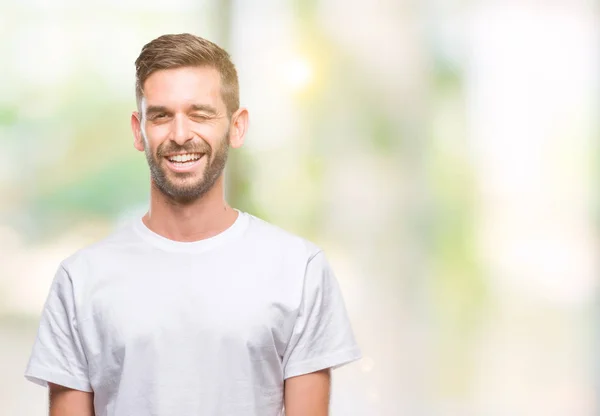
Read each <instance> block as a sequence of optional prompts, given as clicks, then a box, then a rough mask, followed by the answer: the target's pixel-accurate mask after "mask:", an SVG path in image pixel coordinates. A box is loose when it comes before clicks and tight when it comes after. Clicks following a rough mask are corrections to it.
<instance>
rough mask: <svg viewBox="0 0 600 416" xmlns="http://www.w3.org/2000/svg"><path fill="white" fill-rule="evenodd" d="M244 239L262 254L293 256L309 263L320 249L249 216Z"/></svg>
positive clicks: (277, 227)
mask: <svg viewBox="0 0 600 416" xmlns="http://www.w3.org/2000/svg"><path fill="white" fill-rule="evenodd" d="M245 215H248V217H249V225H248V232H247V233H246V238H247V239H248V241H249V242H250V243H251V244H252V245H253V246H255V247H258V248H259V249H260V250H261V251H263V252H269V253H272V254H277V255H279V256H293V257H299V258H302V259H304V260H305V261H309V260H310V259H311V258H313V257H315V256H316V255H317V254H318V253H320V252H321V248H320V247H319V246H317V245H316V244H315V243H313V242H312V241H309V240H307V239H306V238H304V237H301V236H299V235H296V234H294V233H291V232H289V231H287V230H285V229H283V228H281V227H279V226H277V225H274V224H272V223H270V222H267V221H265V220H263V219H261V218H258V217H256V216H254V215H251V214H245Z"/></svg>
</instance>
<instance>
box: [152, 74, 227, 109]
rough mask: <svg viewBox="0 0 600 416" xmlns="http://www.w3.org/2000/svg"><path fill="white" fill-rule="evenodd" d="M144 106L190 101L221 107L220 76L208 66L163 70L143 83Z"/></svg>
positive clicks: (173, 105)
mask: <svg viewBox="0 0 600 416" xmlns="http://www.w3.org/2000/svg"><path fill="white" fill-rule="evenodd" d="M142 102H143V103H144V107H147V106H149V105H160V106H166V107H172V108H178V107H181V106H185V105H189V104H208V105H211V106H213V107H216V108H217V109H224V108H225V104H224V102H223V99H222V97H221V76H220V74H219V72H218V71H217V70H216V69H215V68H211V67H183V68H175V69H163V70H159V71H156V72H154V73H152V74H151V75H150V76H149V77H148V78H147V79H146V82H144V98H143V100H142Z"/></svg>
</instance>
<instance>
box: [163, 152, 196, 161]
mask: <svg viewBox="0 0 600 416" xmlns="http://www.w3.org/2000/svg"><path fill="white" fill-rule="evenodd" d="M198 159H200V155H199V154H198V153H187V154H184V155H174V156H170V157H169V160H170V161H171V162H179V163H185V162H191V161H194V160H198Z"/></svg>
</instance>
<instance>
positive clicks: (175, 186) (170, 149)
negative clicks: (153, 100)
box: [144, 130, 229, 204]
mask: <svg viewBox="0 0 600 416" xmlns="http://www.w3.org/2000/svg"><path fill="white" fill-rule="evenodd" d="M144 150H145V154H146V160H147V161H148V166H149V167H150V177H151V179H152V183H153V185H154V186H155V187H156V188H157V189H158V190H159V191H160V192H161V193H162V194H163V195H165V196H166V197H167V198H169V199H171V200H172V201H174V202H177V203H181V204H188V203H191V202H194V201H196V200H198V199H199V198H201V197H202V196H203V195H205V194H206V193H207V192H208V191H210V190H211V189H212V188H213V187H214V186H215V183H216V182H217V179H219V177H220V176H221V174H222V173H223V170H224V169H225V164H226V162H227V156H228V153H229V130H228V131H227V133H226V134H225V135H224V136H223V138H222V139H221V140H220V141H219V145H218V147H217V148H216V150H215V152H214V157H213V148H211V147H210V146H209V145H208V143H206V142H205V141H203V140H199V141H197V142H188V143H186V144H184V145H183V146H179V145H177V144H176V143H175V142H172V141H165V142H164V143H162V144H161V145H160V146H159V147H158V148H157V149H156V155H153V154H152V150H151V149H150V146H149V145H148V141H147V139H146V137H145V136H144ZM168 153H203V154H204V155H203V156H202V157H203V158H205V163H206V165H205V167H204V171H203V172H202V175H201V177H200V178H198V179H196V180H195V181H194V182H191V181H192V180H193V179H192V178H193V176H194V173H192V172H180V173H178V172H170V175H171V176H174V179H175V180H172V179H171V178H170V177H169V174H168V172H167V169H168V168H167V167H166V166H165V165H164V164H165V163H166V161H165V159H164V155H165V154H168ZM178 179H183V180H185V179H188V180H187V181H185V182H184V183H181V182H182V181H180V180H178ZM178 182H179V183H178Z"/></svg>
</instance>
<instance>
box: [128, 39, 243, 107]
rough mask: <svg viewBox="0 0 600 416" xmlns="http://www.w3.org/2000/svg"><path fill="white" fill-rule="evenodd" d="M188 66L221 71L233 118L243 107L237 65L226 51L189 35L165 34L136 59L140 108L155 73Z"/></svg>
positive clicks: (148, 44) (137, 91) (224, 90)
mask: <svg viewBox="0 0 600 416" xmlns="http://www.w3.org/2000/svg"><path fill="white" fill-rule="evenodd" d="M186 66H208V67H213V68H215V69H216V70H217V71H219V74H221V96H222V98H223V101H224V102H225V106H226V107H227V113H228V115H229V116H230V117H231V115H232V114H233V113H234V112H235V111H236V110H237V109H238V108H239V107H240V87H239V83H238V76H237V71H236V70H235V65H233V62H231V58H230V57H229V54H228V53H227V51H225V50H224V49H223V48H221V47H220V46H218V45H216V44H214V43H212V42H210V41H208V40H206V39H203V38H201V37H199V36H195V35H191V34H189V33H181V34H177V35H163V36H160V37H158V38H156V39H154V40H153V41H151V42H149V43H147V44H146V45H144V47H143V48H142V51H141V52H140V56H138V58H137V59H136V60H135V95H136V99H137V103H138V109H139V108H140V103H141V101H142V97H143V95H144V82H146V79H148V77H149V76H150V75H152V73H154V72H156V71H160V70H161V69H175V68H182V67H186Z"/></svg>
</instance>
